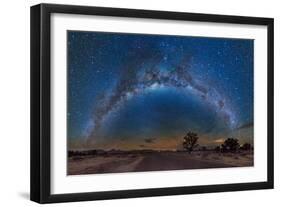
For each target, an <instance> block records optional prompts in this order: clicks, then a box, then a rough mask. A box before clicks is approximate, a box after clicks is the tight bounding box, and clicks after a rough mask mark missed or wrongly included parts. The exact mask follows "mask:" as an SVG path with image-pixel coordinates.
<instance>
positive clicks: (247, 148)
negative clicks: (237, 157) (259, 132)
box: [241, 143, 252, 150]
mask: <svg viewBox="0 0 281 207" xmlns="http://www.w3.org/2000/svg"><path fill="white" fill-rule="evenodd" d="M251 148H252V145H251V144H249V143H244V144H243V145H242V147H241V149H242V150H250V149H251Z"/></svg>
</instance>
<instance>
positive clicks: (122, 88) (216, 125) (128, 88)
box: [67, 31, 254, 148]
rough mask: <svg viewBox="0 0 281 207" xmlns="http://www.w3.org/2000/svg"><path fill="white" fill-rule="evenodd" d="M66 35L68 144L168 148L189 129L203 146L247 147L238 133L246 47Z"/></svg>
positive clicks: (249, 44)
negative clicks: (237, 143)
mask: <svg viewBox="0 0 281 207" xmlns="http://www.w3.org/2000/svg"><path fill="white" fill-rule="evenodd" d="M67 35H68V42H67V44H68V59H67V61H68V102H67V108H68V111H67V120H68V139H69V140H71V141H75V142H76V143H79V142H81V143H82V142H87V144H89V145H92V146H97V147H104V148H107V147H109V146H111V147H116V148H122V147H124V148H137V146H144V144H143V142H144V140H146V139H148V138H151V137H153V139H155V141H154V142H153V143H149V144H150V147H152V146H153V147H156V148H157V147H158V148H169V147H175V146H174V145H176V144H175V143H176V142H175V141H174V140H177V139H179V138H181V137H182V136H183V135H184V134H185V133H186V131H188V130H192V131H196V132H197V133H198V134H199V135H200V136H201V137H202V139H201V140H202V142H204V143H206V144H211V143H212V142H213V141H214V140H216V139H219V138H222V137H226V136H232V135H234V136H239V138H242V139H245V140H247V141H250V142H252V141H253V140H252V139H253V132H252V128H251V129H250V130H246V131H245V128H244V127H243V126H246V125H247V126H252V125H253V45H254V41H253V40H246V39H226V38H207V37H183V36H166V35H142V34H120V33H103V32H81V31H68V33H67ZM172 143H173V144H172ZM146 144H148V143H146ZM125 146H126V147H125Z"/></svg>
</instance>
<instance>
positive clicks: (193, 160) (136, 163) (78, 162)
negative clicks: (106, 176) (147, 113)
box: [68, 150, 254, 175]
mask: <svg viewBox="0 0 281 207" xmlns="http://www.w3.org/2000/svg"><path fill="white" fill-rule="evenodd" d="M68 159H69V160H68V175H81V174H95V173H121V172H142V171H162V170H183V169H206V168H226V167H248V166H253V165H254V160H253V150H243V151H239V152H228V153H223V152H216V151H214V150H206V151H201V150H198V151H194V152H192V153H188V152H186V151H153V150H135V151H119V150H112V151H95V150H94V151H83V152H82V151H71V152H69V158H68Z"/></svg>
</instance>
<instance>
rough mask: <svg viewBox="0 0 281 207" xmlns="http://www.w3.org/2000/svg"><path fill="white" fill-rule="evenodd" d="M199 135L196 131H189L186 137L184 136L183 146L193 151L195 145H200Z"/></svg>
mask: <svg viewBox="0 0 281 207" xmlns="http://www.w3.org/2000/svg"><path fill="white" fill-rule="evenodd" d="M198 139H199V137H198V135H197V134H196V133H194V132H190V131H189V132H188V133H187V134H186V135H185V136H184V137H183V143H182V144H183V147H184V148H185V149H186V150H187V151H188V152H189V153H191V152H192V151H193V149H194V148H195V147H197V146H198V144H197V141H198Z"/></svg>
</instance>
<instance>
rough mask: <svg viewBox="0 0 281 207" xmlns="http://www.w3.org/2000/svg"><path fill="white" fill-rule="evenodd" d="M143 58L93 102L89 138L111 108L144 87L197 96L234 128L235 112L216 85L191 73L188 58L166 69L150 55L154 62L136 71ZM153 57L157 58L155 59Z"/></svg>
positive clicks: (129, 67)
mask: <svg viewBox="0 0 281 207" xmlns="http://www.w3.org/2000/svg"><path fill="white" fill-rule="evenodd" d="M143 59H145V58H139V61H134V64H129V65H128V66H127V67H126V68H125V69H124V70H123V73H122V74H121V75H120V79H119V82H118V83H117V84H116V86H115V87H114V89H112V90H110V91H108V92H106V93H104V94H103V95H102V96H100V97H99V100H98V101H97V102H96V105H95V107H94V113H93V119H92V122H93V127H92V129H91V132H90V133H89V136H88V139H90V140H91V139H93V138H94V137H95V135H96V133H97V131H98V130H99V128H100V127H101V124H102V121H103V120H104V119H105V117H106V116H107V115H108V114H110V113H111V112H112V111H114V110H116V109H117V108H118V107H120V106H121V105H122V104H123V103H124V102H126V101H127V100H128V99H129V98H131V97H132V96H135V95H138V94H141V93H143V92H144V91H145V90H147V89H157V88H159V87H172V88H177V89H183V90H188V91H190V92H192V93H194V94H195V95H198V96H200V97H201V98H202V100H204V101H205V102H206V104H209V105H210V106H212V107H213V109H214V110H215V111H216V113H217V114H219V115H220V116H221V117H222V118H223V120H224V121H225V123H226V125H227V126H229V128H230V129H233V128H235V127H237V120H236V117H235V113H234V112H233V109H232V108H231V106H230V104H229V103H228V102H227V101H226V99H225V97H223V96H222V95H221V94H220V93H219V92H218V91H217V90H216V89H215V88H213V87H211V86H207V85H206V83H203V82H202V81H200V80H199V79H196V78H195V77H194V76H193V75H191V73H190V71H189V70H190V57H189V56H187V57H185V58H183V60H182V61H181V62H180V63H178V64H177V65H175V66H174V67H172V69H170V70H167V69H163V68H162V67H161V64H160V62H161V58H160V57H153V59H154V61H153V62H151V63H150V64H149V66H146V67H144V68H141V69H138V70H136V67H139V65H141V63H142V62H141V61H142V60H143ZM155 59H156V61H155Z"/></svg>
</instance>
